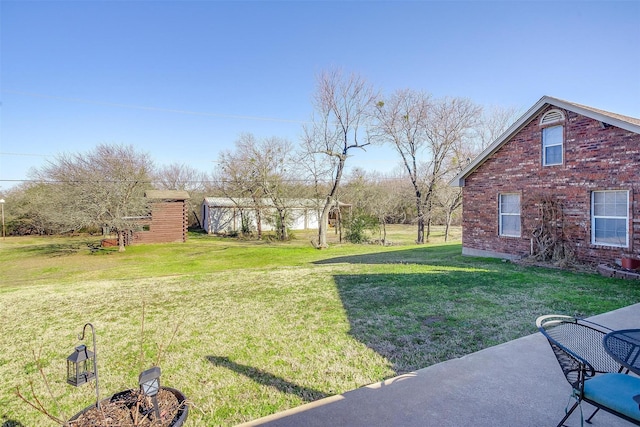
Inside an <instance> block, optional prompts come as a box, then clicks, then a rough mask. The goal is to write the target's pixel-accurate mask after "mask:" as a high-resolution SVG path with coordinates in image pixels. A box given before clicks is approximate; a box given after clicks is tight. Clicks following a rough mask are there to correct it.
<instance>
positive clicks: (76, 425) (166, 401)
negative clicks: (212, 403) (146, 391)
mask: <svg viewBox="0 0 640 427" xmlns="http://www.w3.org/2000/svg"><path fill="white" fill-rule="evenodd" d="M157 399H158V406H159V408H160V418H161V419H159V420H158V419H156V417H155V412H154V411H153V401H152V400H151V398H150V397H147V396H144V395H143V394H142V393H141V392H140V390H137V389H133V390H127V391H123V392H120V393H117V394H114V395H113V396H112V397H110V398H109V399H105V400H102V401H101V402H100V408H99V409H98V408H97V407H95V406H92V407H90V408H88V409H85V410H84V411H82V412H80V413H79V414H78V415H76V416H75V417H73V418H72V419H71V420H70V421H69V422H68V423H67V426H68V427H89V426H91V427H113V426H121V427H126V426H137V427H176V426H178V425H181V424H182V421H184V418H186V411H187V408H186V402H184V401H182V402H181V401H179V400H178V397H176V394H175V393H174V392H173V391H171V389H166V388H161V389H160V391H159V392H158V395H157Z"/></svg>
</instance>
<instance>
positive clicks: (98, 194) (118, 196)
mask: <svg viewBox="0 0 640 427" xmlns="http://www.w3.org/2000/svg"><path fill="white" fill-rule="evenodd" d="M152 169H153V162H152V161H151V158H150V157H149V155H148V154H146V153H140V152H137V151H135V149H134V148H133V146H123V145H107V144H101V145H98V146H97V147H96V148H95V149H94V150H93V151H90V152H88V153H85V154H82V153H76V154H62V155H59V156H57V157H56V158H55V160H53V161H51V162H49V163H48V164H47V165H45V166H44V167H42V168H41V169H39V170H36V171H35V172H34V174H35V177H36V178H37V179H39V180H41V181H43V182H45V183H46V184H47V186H48V189H49V195H50V198H51V204H50V208H49V209H48V210H47V212H46V215H48V217H49V219H50V221H51V222H53V223H56V224H58V225H59V226H60V227H61V228H63V229H65V230H67V231H70V230H77V229H80V228H83V227H107V228H109V229H112V230H114V231H115V232H116V233H117V234H118V242H119V246H120V250H121V251H124V250H125V236H126V235H127V233H130V232H131V231H132V230H134V229H135V228H136V227H137V226H138V225H139V220H140V218H141V217H147V216H148V215H149V212H150V206H149V202H148V200H147V199H146V198H145V197H144V193H145V191H146V190H147V189H150V188H151V182H150V181H151V179H150V174H151V171H152Z"/></svg>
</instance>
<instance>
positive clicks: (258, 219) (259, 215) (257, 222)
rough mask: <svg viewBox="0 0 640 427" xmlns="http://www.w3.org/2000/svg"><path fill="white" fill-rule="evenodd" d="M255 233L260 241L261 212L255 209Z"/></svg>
mask: <svg viewBox="0 0 640 427" xmlns="http://www.w3.org/2000/svg"><path fill="white" fill-rule="evenodd" d="M256 232H257V233H258V240H262V210H261V209H260V208H258V209H256Z"/></svg>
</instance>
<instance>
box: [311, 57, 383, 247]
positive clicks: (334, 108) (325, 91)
mask: <svg viewBox="0 0 640 427" xmlns="http://www.w3.org/2000/svg"><path fill="white" fill-rule="evenodd" d="M376 97H377V94H376V93H375V91H374V90H373V87H372V86H371V85H370V84H369V83H368V82H367V81H366V80H364V79H363V78H362V77H360V76H358V75H356V74H351V75H349V76H346V75H344V74H343V73H342V72H341V71H339V70H335V69H334V70H331V71H328V72H324V73H322V74H320V75H319V76H318V81H317V87H316V92H315V97H314V108H315V114H314V118H313V123H312V124H311V125H309V126H305V129H304V139H303V144H304V148H305V149H306V151H307V153H308V155H309V156H312V157H315V156H323V157H326V163H325V165H327V166H328V169H327V170H328V172H329V174H328V176H327V180H328V182H329V188H328V191H327V192H326V193H325V194H324V195H323V199H324V204H323V206H322V211H321V214H320V220H319V223H318V241H317V242H316V245H317V247H318V248H326V247H327V246H328V245H327V228H328V218H329V212H330V211H331V209H332V207H333V206H335V204H336V202H337V200H336V196H337V194H338V188H339V186H340V181H341V179H342V174H343V172H344V167H345V163H346V161H347V158H348V157H349V155H350V153H351V152H353V150H354V149H363V148H364V147H365V146H367V145H369V142H368V141H367V140H366V139H365V140H364V141H363V140H362V139H361V134H360V132H361V128H363V127H365V126H366V123H367V120H368V117H369V111H370V109H371V107H372V106H373V105H374V102H375V100H376ZM315 164H318V163H317V162H315ZM317 170H318V171H320V170H321V169H317Z"/></svg>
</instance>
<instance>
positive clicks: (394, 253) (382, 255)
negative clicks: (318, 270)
mask: <svg viewBox="0 0 640 427" xmlns="http://www.w3.org/2000/svg"><path fill="white" fill-rule="evenodd" d="M340 263H347V264H425V265H426V264H430V265H440V264H445V265H463V264H464V259H463V257H462V254H461V249H460V245H443V246H424V247H418V248H412V249H401V250H390V251H384V252H377V253H372V254H361V255H347V256H339V257H334V258H328V259H323V260H319V261H315V262H314V264H320V265H322V264H340Z"/></svg>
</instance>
